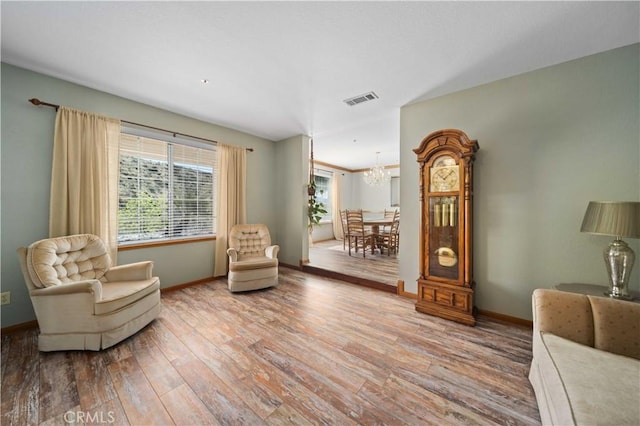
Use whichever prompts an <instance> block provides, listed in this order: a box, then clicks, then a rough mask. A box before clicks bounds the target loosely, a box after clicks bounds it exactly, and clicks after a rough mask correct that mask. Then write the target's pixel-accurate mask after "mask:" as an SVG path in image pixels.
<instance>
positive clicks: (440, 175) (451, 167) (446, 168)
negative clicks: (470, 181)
mask: <svg viewBox="0 0 640 426" xmlns="http://www.w3.org/2000/svg"><path fill="white" fill-rule="evenodd" d="M430 174H431V176H430V179H429V182H430V188H429V190H430V191H431V192H450V191H457V190H458V188H459V186H460V167H459V166H458V164H456V160H455V159H454V158H453V157H451V156H449V155H442V156H440V157H438V158H437V159H436V161H434V162H433V165H432V166H431V170H430Z"/></svg>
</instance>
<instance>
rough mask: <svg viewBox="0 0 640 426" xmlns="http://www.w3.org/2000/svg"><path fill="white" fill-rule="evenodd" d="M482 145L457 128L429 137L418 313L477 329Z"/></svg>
mask: <svg viewBox="0 0 640 426" xmlns="http://www.w3.org/2000/svg"><path fill="white" fill-rule="evenodd" d="M478 148H479V146H478V142H477V141H472V140H470V139H469V138H468V137H467V135H466V134H465V133H464V132H462V131H460V130H455V129H445V130H439V131H437V132H433V133H431V134H430V135H429V136H427V137H425V138H424V139H423V140H422V142H421V143H420V146H419V147H418V148H416V149H414V150H413V151H414V152H415V153H416V155H417V156H418V163H419V164H420V208H421V220H420V277H419V278H418V302H417V303H416V310H417V311H419V312H424V313H426V314H431V315H436V316H439V317H442V318H446V319H449V320H453V321H457V322H460V323H463V324H467V325H475V323H476V319H475V312H474V306H473V292H474V287H475V282H474V281H473V262H472V261H473V253H472V252H473V241H472V240H473V168H472V165H473V160H474V155H475V153H476V151H477V150H478Z"/></svg>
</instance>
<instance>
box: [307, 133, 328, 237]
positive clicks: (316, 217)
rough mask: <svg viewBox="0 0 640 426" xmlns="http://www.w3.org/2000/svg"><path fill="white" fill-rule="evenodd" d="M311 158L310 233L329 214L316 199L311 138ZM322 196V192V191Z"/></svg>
mask: <svg viewBox="0 0 640 426" xmlns="http://www.w3.org/2000/svg"><path fill="white" fill-rule="evenodd" d="M310 154H311V155H310V156H309V157H310V158H309V185H307V194H308V195H309V205H308V207H307V217H308V218H309V231H311V229H312V228H313V225H319V224H320V220H321V219H322V215H325V214H327V210H326V209H325V208H324V204H323V203H321V202H319V201H318V199H317V198H316V180H315V174H314V170H313V169H314V165H313V138H311V150H310ZM320 194H322V191H320Z"/></svg>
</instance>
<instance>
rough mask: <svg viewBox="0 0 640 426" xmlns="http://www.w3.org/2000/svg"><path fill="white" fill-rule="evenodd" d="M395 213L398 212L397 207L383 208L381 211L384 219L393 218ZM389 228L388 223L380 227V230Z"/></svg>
mask: <svg viewBox="0 0 640 426" xmlns="http://www.w3.org/2000/svg"><path fill="white" fill-rule="evenodd" d="M396 214H400V212H399V211H398V209H395V210H387V209H384V211H383V215H384V218H385V219H393V218H394V217H395V215H396ZM390 228H391V226H390V225H385V226H383V227H382V231H383V232H384V231H388V230H389V229H390Z"/></svg>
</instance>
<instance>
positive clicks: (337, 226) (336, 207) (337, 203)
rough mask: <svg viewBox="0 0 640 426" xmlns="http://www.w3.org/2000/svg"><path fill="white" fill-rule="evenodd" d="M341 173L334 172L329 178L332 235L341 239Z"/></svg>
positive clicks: (342, 236)
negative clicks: (331, 177)
mask: <svg viewBox="0 0 640 426" xmlns="http://www.w3.org/2000/svg"><path fill="white" fill-rule="evenodd" d="M341 200H342V175H341V174H340V173H334V174H333V179H331V206H332V208H331V220H332V221H333V235H334V236H335V238H336V240H342V239H343V238H344V235H343V233H342V220H341V219H340V210H342V201H341Z"/></svg>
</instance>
